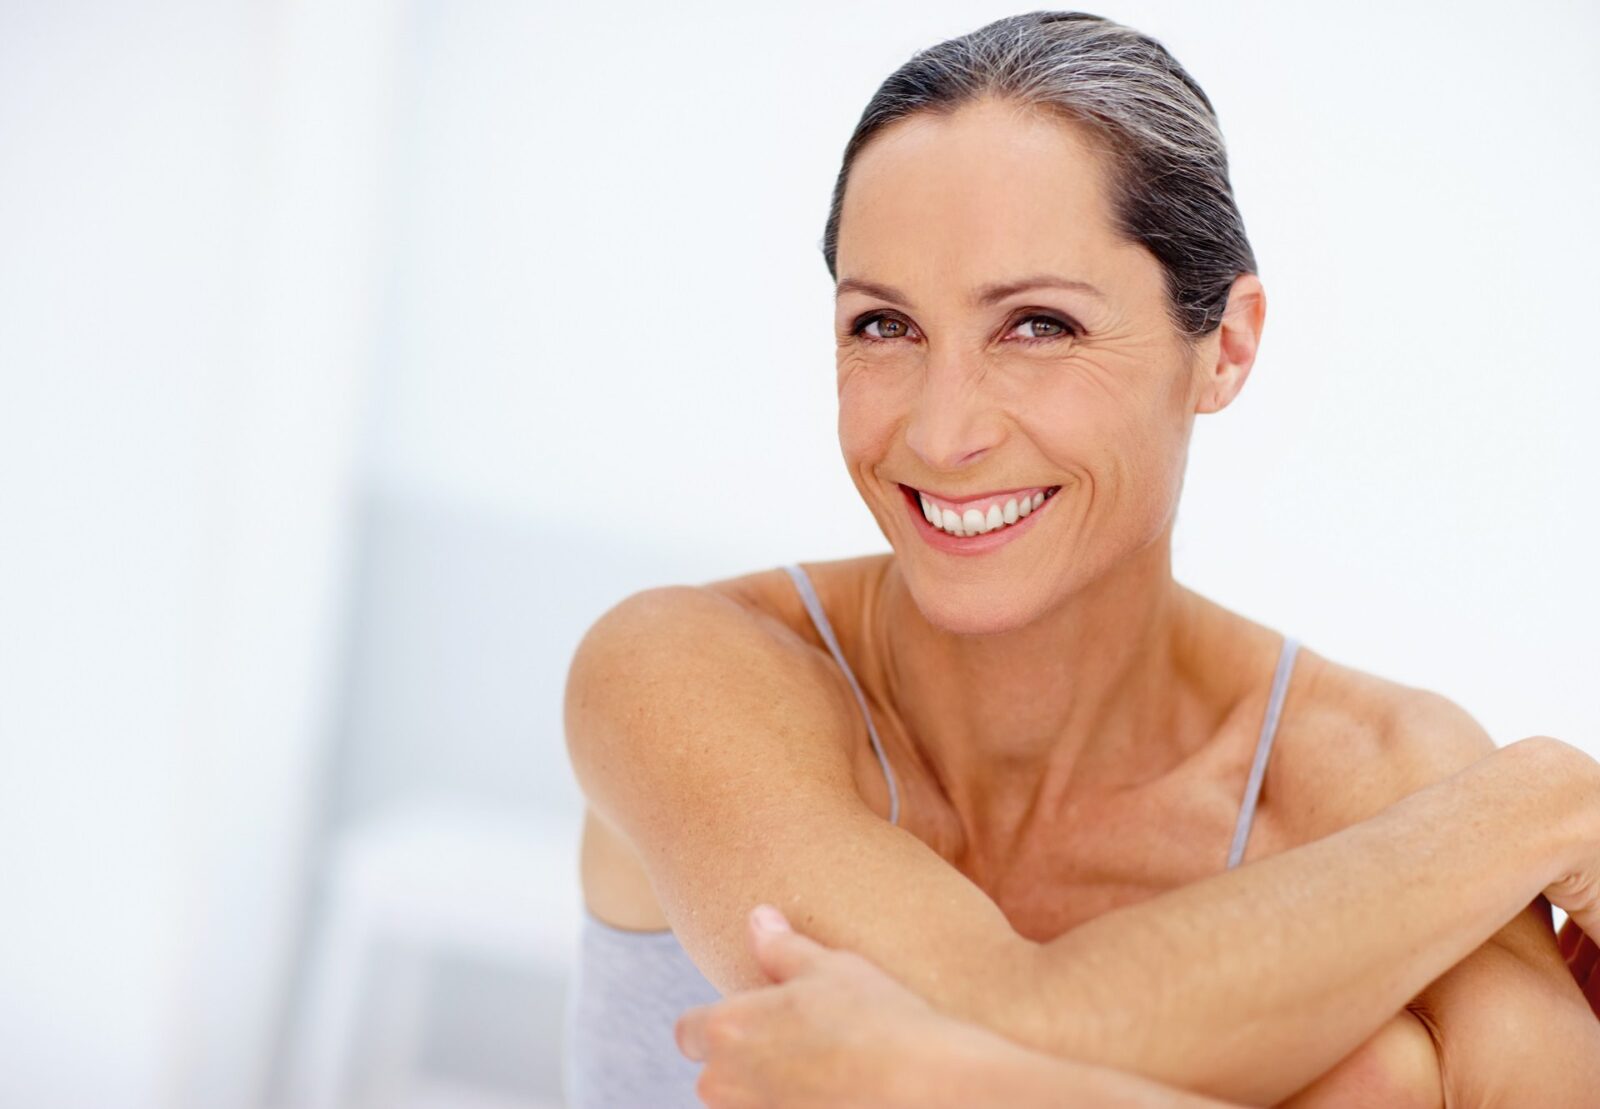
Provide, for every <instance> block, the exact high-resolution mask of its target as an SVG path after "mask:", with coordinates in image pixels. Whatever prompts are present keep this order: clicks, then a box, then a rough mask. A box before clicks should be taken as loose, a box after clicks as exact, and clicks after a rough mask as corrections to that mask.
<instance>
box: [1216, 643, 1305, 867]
mask: <svg viewBox="0 0 1600 1109" xmlns="http://www.w3.org/2000/svg"><path fill="white" fill-rule="evenodd" d="M1299 650H1300V642H1299V640H1297V639H1295V638H1294V637H1292V636H1285V637H1284V640H1283V648H1282V650H1280V651H1279V652H1278V669H1277V670H1276V671H1275V672H1274V673H1273V675H1272V692H1271V694H1270V695H1269V696H1268V697H1267V714H1266V717H1265V718H1264V719H1263V720H1262V721H1261V736H1260V738H1259V739H1257V740H1256V757H1255V761H1254V762H1252V763H1251V764H1250V780H1249V782H1248V783H1247V784H1246V785H1245V789H1244V804H1243V805H1241V806H1240V808H1239V821H1238V823H1237V824H1236V825H1235V826H1234V830H1233V846H1232V848H1231V849H1230V850H1229V851H1228V869H1230V870H1231V869H1233V868H1234V867H1236V866H1238V865H1239V860H1240V859H1242V858H1244V845H1245V843H1246V841H1248V840H1249V838H1250V826H1251V824H1252V823H1254V821H1255V816H1256V799H1257V798H1258V797H1259V796H1260V795H1261V782H1262V779H1263V778H1264V777H1265V776H1266V772H1267V757H1268V756H1269V755H1270V754H1271V753H1272V740H1273V737H1274V736H1276V735H1277V733H1278V717H1279V716H1280V715H1281V714H1282V712H1283V698H1284V695H1285V694H1286V693H1287V692H1288V690H1289V676H1290V674H1291V673H1292V672H1293V671H1294V660H1295V656H1296V654H1297V653H1298V652H1299Z"/></svg>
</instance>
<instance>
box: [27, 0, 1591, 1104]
mask: <svg viewBox="0 0 1600 1109" xmlns="http://www.w3.org/2000/svg"><path fill="white" fill-rule="evenodd" d="M1018 10H1022V9H1019V8H1015V7H1007V6H1004V5H999V4H992V3H954V2H935V0H916V2H915V3H912V2H897V3H857V2H844V0H837V2H831V3H830V2H820V0H813V2H812V3H809V4H807V5H805V6H804V8H801V7H799V6H788V5H757V4H735V3H715V4H712V3H684V4H673V5H664V4H647V3H613V4H606V5H578V4H559V5H558V4H551V3H538V2H535V3H527V2H522V3H513V2H509V0H471V2H455V3H444V2H441V0H350V2H342V3H335V2H327V3H307V2H289V0H254V2H243V0H206V2H204V3H201V2H197V0H192V2H191V0H150V2H146V3H141V4H132V3H103V2H91V0H49V2H43V0H4V2H0V891H3V892H0V897H3V913H0V1043H3V1044H4V1045H5V1047H4V1049H3V1050H0V1103H4V1104H6V1105H18V1106H23V1105H26V1106H30V1107H61V1109H68V1107H71V1109H77V1107H85V1109H87V1107H94V1109H122V1107H127V1109H144V1107H152V1109H153V1107H161V1109H167V1107H172V1109H202V1107H204V1109H228V1107H267V1106H288V1105H302V1104H303V1105H327V1104H349V1105H358V1104H359V1105H367V1104H375V1105H401V1106H422V1105H427V1106H454V1107H510V1106H521V1107H525V1109H535V1107H548V1106H553V1105H558V1104H560V1098H561V1092H560V1091H561V1086H560V1075H559V1060H560V1049H561V1044H560V1036H561V1027H560V1016H561V1007H562V1004H563V1001H564V998H565V996H566V995H565V991H566V989H567V984H568V971H569V967H570V963H571V945H572V943H573V941H574V938H575V933H576V926H577V911H578V906H579V900H578V898H579V893H578V885H577V869H576V855H575V851H576V844H577V831H578V821H579V818H580V815H581V811H582V809H581V797H580V794H579V792H578V790H577V788H576V786H575V784H574V782H573V780H572V777H571V774H570V772H569V769H568V767H567V762H566V757H565V749H564V744H563V739H562V733H561V719H560V698H561V690H562V686H563V682H564V678H565V669H566V665H567V661H568V659H569V658H570V655H571V652H572V649H573V647H574V645H575V644H576V642H577V640H578V637H579V636H580V635H581V634H582V632H583V631H584V629H585V628H586V627H587V626H588V625H589V623H591V622H592V621H593V620H594V619H595V618H596V617H597V616H598V615H599V614H600V612H602V611H603V610H604V609H605V608H607V607H609V606H610V605H611V604H613V603H615V602H616V601H617V600H619V599H621V598H622V597H623V596H625V595H626V594H628V593H630V592H632V591H634V590H637V589H640V588H644V587H646V586H650V585H658V584H664V583H668V582H699V581H707V580H711V579H714V578H718V577H724V576H728V575H732V574H736V573H741V572H745V571H749V570H754V569H757V568H762V567H769V566H774V565H777V564H779V563H782V562H788V561H792V560H797V559H806V560H817V559H826V558H834V557H845V556H849V555H855V554H863V553H867V552H870V551H875V550H882V549H884V546H885V544H884V541H883V539H882V536H881V535H880V534H879V533H878V532H877V530H876V527H875V525H874V524H873V521H872V518H871V517H870V515H869V514H868V513H867V511H866V509H865V508H864V507H863V506H862V505H861V504H860V503H859V501H858V499H857V497H856V494H855V491H854V489H853V487H852V486H851V485H850V482H849V480H848V477H847V476H846V474H845V472H844V470H843V467H842V465H841V463H840V461H839V458H838V447H837V442H836V439H835V433H834V426H833V421H834V397H833V372H834V370H833V351H832V340H831V335H830V328H831V287H830V284H829V281H828V278H827V273H826V270H825V267H824V265H823V262H822V257H821V251H820V248H819V243H820V239H821V234H822V227H823V221H824V218H825V216H826V213H827V202H828V198H829V190H830V188H831V186H832V184H833V178H834V175H835V173H836V172H837V169H838V158H839V156H840V154H841V153H842V149H843V145H844V142H845V140H846V138H847V137H848V135H849V132H850V129H851V127H852V126H853V124H854V122H855V119H856V117H857V115H858V114H859V113H860V111H861V108H862V106H863V105H864V104H865V102H866V100H867V98H868V96H869V95H870V94H871V92H872V91H873V89H874V88H875V87H876V86H877V84H878V82H880V81H881V80H882V79H883V77H885V76H886V75H887V74H888V73H889V72H890V71H891V70H892V69H893V68H894V67H895V66H896V65H898V64H899V63H900V62H901V61H903V60H904V59H905V58H906V57H908V56H909V55H910V54H911V53H912V52H913V51H915V50H917V49H919V48H921V47H924V46H927V45H930V44H932V43H934V42H936V41H939V40H941V39H944V38H946V37H949V36H951V35H955V34H960V33H963V32H965V31H968V30H971V29H973V28H975V27H977V26H979V25H980V24H982V23H984V22H987V21H988V20H990V19H992V18H996V17H998V16H1001V15H1006V14H1011V13H1013V12H1015V11H1018ZM1093 10H1096V11H1099V12H1102V13H1103V14H1106V15H1109V16H1111V17H1113V18H1115V19H1118V20H1120V21H1122V22H1125V23H1129V24H1131V25H1133V26H1135V27H1138V28H1140V29H1141V30H1144V31H1146V32H1148V33H1151V34H1153V35H1155V36H1156V37H1158V38H1160V39H1162V41H1164V42H1165V43H1166V44H1167V45H1168V46H1169V47H1170V48H1171V49H1172V50H1173V52H1174V53H1175V54H1176V56H1177V57H1178V58H1179V60H1180V61H1182V62H1183V63H1184V65H1185V66H1186V67H1187V68H1188V69H1189V70H1190V72H1191V73H1193V74H1194V75H1195V76H1196V77H1197V79H1198V80H1199V81H1200V83H1201V84H1202V85H1203V86H1204V88H1205V89H1206V90H1207V92H1208V94H1209V95H1210V97H1211V99H1212V101H1213V103H1214V104H1215V105H1216V107H1217V110H1218V113H1219V115H1220V118H1221V121H1222V125H1223V129H1224V132H1225V134H1226V135H1227V137H1228V141H1229V144H1230V152H1231V159H1232V165H1233V175H1234V184H1235V188H1236V191H1237V193H1238V195H1239V197H1240V202H1241V206H1242V209H1243V211H1244V215H1245V220H1246V225H1247V227H1248V229H1249V231H1250V233H1251V236H1252V240H1253V242H1254V244H1255V247H1256V250H1257V253H1258V256H1259V259H1260V263H1261V272H1262V276H1263V279H1264V281H1265V283H1266V285H1267V288H1268V291H1269V296H1270V307H1269V311H1268V322H1267V330H1266V335H1265V339H1264V342H1263V344H1262V348H1261V352H1260V357H1259V359H1258V361H1257V363H1256V366H1255V369H1254V372H1253V376H1252V378H1251V380H1250V383H1249V385H1248V387H1247V388H1246V389H1245V391H1244V393H1243V394H1242V395H1241V396H1240V398H1239V400H1238V401H1237V402H1236V403H1234V404H1233V405H1232V406H1231V407H1230V408H1228V409H1227V410H1225V411H1224V412H1222V413H1220V414H1217V415H1214V416H1210V417H1207V418H1204V419H1202V420H1201V422H1200V426H1199V428H1198V430H1197V432H1196V439H1195V443H1194V449H1193V454H1192V461H1191V466H1190V471H1189V475H1188V479H1187V484H1186V490H1185V501H1184V507H1183V510H1182V514H1181V516H1180V519H1179V524H1178V529H1177V536H1176V547H1175V551H1174V558H1175V569H1176V573H1177V576H1178V577H1179V578H1180V579H1181V580H1183V581H1184V582H1185V583H1186V584H1188V585H1190V586H1191V587H1193V588H1196V589H1198V590H1200V591H1201V592H1202V593H1205V594H1206V595H1208V596H1210V597H1212V598H1214V599H1216V600H1218V601H1219V602H1221V603H1223V604H1226V605H1229V606H1231V607H1233V608H1235V609H1237V610H1239V611H1241V612H1244V613H1245V614H1247V615H1249V616H1251V617H1252V618H1255V619H1258V620H1261V621H1263V622H1265V623H1267V624H1269V625H1271V626H1273V627H1276V628H1278V629H1280V630H1283V631H1286V632H1288V633H1291V634H1294V635H1296V636H1298V637H1299V638H1301V639H1302V640H1303V641H1304V642H1306V643H1307V644H1308V645H1309V646H1312V647H1313V648H1315V649H1316V650H1318V651H1319V652H1321V653H1323V654H1326V655H1328V656H1330V657H1332V658H1335V659H1338V660H1340V661H1342V662H1346V663H1348V664H1352V665H1356V666H1359V667H1361V668H1363V669H1367V670H1370V671H1374V672H1377V673H1380V674H1383V675H1385V676H1387V677H1391V678H1394V679H1397V680H1400V681H1404V682H1407V683H1412V684H1416V685H1420V686H1425V687H1429V688H1433V689H1437V690H1439V691H1441V692H1443V693H1445V694H1447V695H1448V696H1450V697H1452V698H1454V699H1456V700H1458V701H1459V702H1461V703H1462V704H1463V705H1465V706H1466V707H1467V708H1468V709H1469V710H1470V711H1471V712H1473V713H1474V715H1476V716H1477V717H1478V719H1480V720H1481V721H1482V722H1483V723H1484V724H1485V726H1487V727H1488V728H1489V730H1490V731H1491V732H1492V733H1493V734H1494V735H1495V737H1496V738H1497V740H1498V741H1500V742H1502V743H1504V742H1509V741H1511V740H1514V739H1517V738H1520V737H1522V736H1525V735H1530V734H1534V733H1546V734H1552V735H1557V736H1561V737H1563V738H1565V739H1568V740H1569V741H1572V742H1575V743H1578V744H1579V745H1581V746H1585V747H1586V748H1587V749H1588V750H1590V751H1591V752H1593V753H1596V754H1600V702H1597V701H1596V699H1595V698H1594V696H1593V688H1594V687H1593V674H1594V670H1595V667H1596V664H1597V663H1600V650H1597V649H1596V640H1595V627H1596V624H1597V621H1600V589H1597V587H1596V585H1595V555H1596V551H1597V540H1600V498H1596V497H1595V495H1594V492H1593V488H1592V486H1593V482H1594V479H1595V478H1596V476H1597V475H1600V440H1597V437H1596V435H1595V413H1596V411H1600V372H1597V371H1600V365H1597V360H1596V355H1595V346H1594V342H1593V336H1592V327H1593V323H1594V320H1595V307H1594V306H1595V305H1596V303H1600V271H1597V269H1596V267H1595V265H1594V259H1595V258H1596V257H1597V256H1600V220H1597V217H1596V214H1595V206H1594V203H1593V201H1594V182H1595V181H1596V180H1597V179H1600V141H1597V138H1600V136H1597V133H1596V123H1595V120H1596V119H1600V68H1597V67H1596V66H1595V65H1594V64H1593V59H1594V57H1595V52H1596V48H1597V47H1600V14H1597V9H1596V8H1595V7H1594V6H1593V5H1592V4H1589V3H1586V2H1580V0H1572V2H1567V3H1563V2H1555V0H1547V2H1544V3H1530V4H1527V5H1523V6H1522V7H1519V8H1518V9H1517V10H1516V11H1515V12H1509V11H1508V10H1507V9H1505V8H1504V6H1503V5H1490V4H1487V3H1458V4H1452V5H1450V6H1449V7H1448V8H1440V7H1439V6H1438V5H1433V4H1425V3H1411V4H1396V3H1394V2H1393V0H1390V2H1388V3H1378V2H1347V3H1341V4H1338V5H1321V4H1319V5H1294V6H1292V7H1291V6H1289V5H1273V4H1268V3H1243V2H1229V3H1222V2H1217V3H1210V4H1206V5H1194V4H1187V3H1181V2H1176V0H1173V2H1167V3H1155V2H1148V3H1113V4H1107V5H1105V6H1102V7H1099V8H1096V9H1093ZM1441 16H1442V17H1443V18H1441ZM719 509H720V510H721V511H719Z"/></svg>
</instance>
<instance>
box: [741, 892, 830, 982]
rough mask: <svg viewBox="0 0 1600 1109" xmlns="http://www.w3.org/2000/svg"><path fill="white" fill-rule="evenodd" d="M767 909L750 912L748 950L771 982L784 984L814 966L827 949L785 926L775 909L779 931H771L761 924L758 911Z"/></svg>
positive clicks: (758, 906)
mask: <svg viewBox="0 0 1600 1109" xmlns="http://www.w3.org/2000/svg"><path fill="white" fill-rule="evenodd" d="M764 908H768V909H770V908H771V906H764V905H757V906H756V907H755V909H753V910H751V913H750V927H749V932H750V950H751V951H752V952H753V953H754V954H755V957H756V962H757V963H759V964H760V966H761V969H762V970H763V971H765V972H766V974H767V977H769V978H771V979H772V980H773V981H774V982H787V981H788V980H789V979H791V978H793V977H794V976H795V975H797V974H799V973H800V972H801V971H803V970H806V969H807V968H809V967H812V966H815V965H816V963H817V960H819V959H821V958H822V957H823V956H825V955H826V954H827V953H828V950H829V949H828V948H826V947H824V946H823V945H822V944H820V943H818V942H817V941H816V940H814V939H812V938H810V937H809V936H802V935H801V934H800V933H799V932H796V931H794V930H793V929H791V928H790V927H789V925H788V921H786V920H784V919H783V915H782V914H781V913H778V911H777V910H776V909H772V912H773V913H774V914H776V916H777V920H778V921H781V922H782V925H783V926H782V927H781V928H776V929H775V928H771V927H768V926H767V925H765V924H764V923H763V917H764V914H762V912H761V910H762V909H764Z"/></svg>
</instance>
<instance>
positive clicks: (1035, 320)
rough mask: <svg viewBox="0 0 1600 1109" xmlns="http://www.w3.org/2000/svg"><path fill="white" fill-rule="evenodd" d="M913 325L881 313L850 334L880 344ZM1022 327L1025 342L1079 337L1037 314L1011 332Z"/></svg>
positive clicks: (1059, 322)
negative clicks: (1041, 326)
mask: <svg viewBox="0 0 1600 1109" xmlns="http://www.w3.org/2000/svg"><path fill="white" fill-rule="evenodd" d="M1041 324H1042V325H1043V330H1041V329H1040V327H1039V326H1037V325H1041ZM910 326H911V325H910V324H908V323H907V322H906V321H905V320H902V319H897V318H896V317H894V316H887V315H884V314H883V313H881V312H879V313H875V314H873V315H870V316H866V317H863V318H862V319H861V320H860V321H859V322H858V323H857V324H856V325H855V327H854V328H853V329H852V330H851V334H852V335H858V336H862V337H864V338H866V339H869V340H871V341H872V342H878V343H881V342H887V341H889V340H891V339H904V338H905V337H906V335H907V333H908V332H909V331H910ZM873 327H876V328H877V331H875V332H874V331H871V330H869V329H870V328H873ZM1019 328H1026V329H1027V331H1026V333H1025V334H1021V335H1017V336H1016V338H1018V339H1020V340H1021V341H1022V342H1024V343H1048V342H1053V341H1055V340H1057V339H1066V338H1071V337H1074V336H1076V335H1077V334H1078V329H1077V328H1076V327H1074V326H1073V325H1072V324H1070V323H1068V322H1067V321H1066V320H1063V319H1058V318H1057V317H1055V316H1047V315H1042V314H1037V313H1036V314H1034V315H1032V316H1027V317H1024V318H1023V319H1021V320H1018V321H1017V323H1016V324H1015V325H1013V327H1012V329H1011V330H1012V332H1013V333H1015V332H1016V331H1017V330H1018V329H1019Z"/></svg>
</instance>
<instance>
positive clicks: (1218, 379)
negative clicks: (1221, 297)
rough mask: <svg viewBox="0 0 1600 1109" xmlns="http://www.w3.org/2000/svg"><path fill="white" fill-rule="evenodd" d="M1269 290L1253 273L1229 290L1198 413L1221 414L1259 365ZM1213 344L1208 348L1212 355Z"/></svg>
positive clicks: (1206, 367)
mask: <svg viewBox="0 0 1600 1109" xmlns="http://www.w3.org/2000/svg"><path fill="white" fill-rule="evenodd" d="M1266 311H1267V299H1266V289H1265V287H1264V286H1263V285H1262V284H1261V279H1260V278H1258V277H1257V276H1256V275H1255V274H1253V273H1241V274H1240V275H1239V276H1237V277H1235V278H1234V279H1233V285H1232V286H1231V287H1230V288H1229V290H1228V303H1227V307H1226V308H1225V309H1224V310H1223V313H1222V322H1221V323H1220V324H1218V325H1217V330H1216V333H1215V338H1216V345H1215V348H1214V349H1215V353H1214V354H1210V356H1209V357H1207V358H1206V360H1205V362H1206V364H1205V365H1204V366H1203V367H1202V369H1201V372H1202V373H1204V374H1205V377H1206V383H1205V386H1204V388H1203V390H1202V395H1203V398H1204V399H1203V401H1202V403H1201V405H1200V406H1199V407H1197V408H1196V409H1195V411H1196V412H1200V413H1208V412H1218V411H1221V410H1222V409H1224V408H1226V407H1227V406H1228V405H1229V404H1231V403H1233V398H1234V397H1236V396H1238V395H1239V391H1240V390H1241V389H1243V388H1244V383H1245V379H1246V378H1248V377H1249V376H1250V369H1251V367H1252V366H1253V365H1254V364H1255V358H1256V348H1257V346H1258V344H1259V343H1260V341H1261V328H1262V325H1263V323H1264V322H1265V320H1266ZM1211 349H1212V348H1211V344H1209V343H1208V344H1207V350H1208V351H1210V350H1211Z"/></svg>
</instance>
